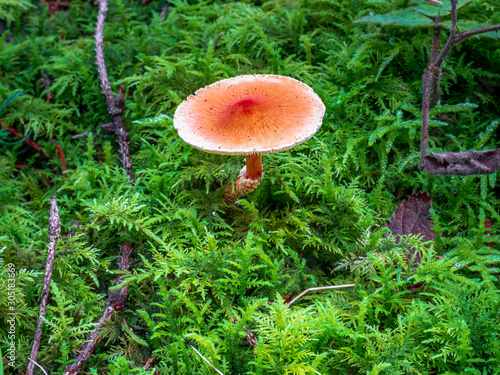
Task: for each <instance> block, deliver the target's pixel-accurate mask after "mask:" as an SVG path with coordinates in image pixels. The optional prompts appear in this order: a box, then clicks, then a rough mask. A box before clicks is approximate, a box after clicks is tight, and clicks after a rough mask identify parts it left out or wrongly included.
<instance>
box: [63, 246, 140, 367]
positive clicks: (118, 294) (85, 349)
mask: <svg viewBox="0 0 500 375" xmlns="http://www.w3.org/2000/svg"><path fill="white" fill-rule="evenodd" d="M132 250H133V249H132V245H131V244H130V243H128V242H125V243H124V244H122V245H121V246H120V254H119V258H118V269H119V270H120V271H128V269H129V268H130V256H131V255H132ZM123 280H124V276H123V275H120V276H118V277H117V278H116V279H115V281H114V285H119V284H120V283H121V282H122V281H123ZM127 297H128V287H127V286H124V287H122V288H119V289H115V290H109V291H108V300H107V302H106V306H105V308H104V312H103V313H102V315H101V317H100V318H99V321H98V323H97V325H96V326H95V328H94V331H93V332H92V333H91V334H90V336H89V338H88V341H87V342H86V343H84V344H83V345H82V349H81V351H80V354H79V355H78V357H77V359H76V361H75V362H74V363H72V364H71V365H69V366H66V369H65V371H64V373H63V375H77V374H79V372H80V369H81V367H82V366H83V364H84V363H85V362H86V361H87V359H89V357H90V355H91V354H92V352H93V351H94V349H95V347H96V346H97V344H98V343H99V341H101V339H100V338H99V333H100V332H101V329H102V327H103V326H104V323H105V321H106V320H109V319H111V318H112V317H113V314H114V312H115V311H120V310H122V309H123V306H124V304H125V301H126V299H127Z"/></svg>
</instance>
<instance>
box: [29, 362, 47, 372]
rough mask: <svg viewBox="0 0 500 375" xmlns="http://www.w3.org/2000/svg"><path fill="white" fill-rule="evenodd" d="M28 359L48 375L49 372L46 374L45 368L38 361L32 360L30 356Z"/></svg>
mask: <svg viewBox="0 0 500 375" xmlns="http://www.w3.org/2000/svg"><path fill="white" fill-rule="evenodd" d="M28 359H29V360H30V361H31V362H30V363H34V364H35V365H37V366H38V367H40V369H41V370H42V371H43V373H44V374H45V375H49V374H47V371H45V369H44V368H43V367H42V366H40V365H39V364H38V363H36V362H35V361H33V360H32V359H31V358H28Z"/></svg>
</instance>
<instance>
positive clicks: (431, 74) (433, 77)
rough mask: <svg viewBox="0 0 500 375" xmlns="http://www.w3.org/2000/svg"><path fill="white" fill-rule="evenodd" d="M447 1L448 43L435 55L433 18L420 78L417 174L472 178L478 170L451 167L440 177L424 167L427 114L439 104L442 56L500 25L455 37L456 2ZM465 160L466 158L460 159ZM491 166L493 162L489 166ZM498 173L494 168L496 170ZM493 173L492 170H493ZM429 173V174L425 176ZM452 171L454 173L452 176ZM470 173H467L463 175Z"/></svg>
mask: <svg viewBox="0 0 500 375" xmlns="http://www.w3.org/2000/svg"><path fill="white" fill-rule="evenodd" d="M450 1H451V26H450V36H449V38H448V41H447V42H446V44H445V45H444V46H443V48H442V49H441V51H440V52H439V53H438V47H439V30H440V17H437V18H436V20H435V23H434V37H433V44H432V54H431V59H430V61H429V64H428V65H427V67H426V68H425V71H424V76H423V79H422V81H423V87H422V133H421V143H420V163H419V165H418V169H419V170H424V169H426V171H427V172H428V173H432V174H457V173H455V172H460V173H458V174H461V175H464V173H465V174H476V172H474V173H472V171H477V170H481V168H480V167H478V168H479V169H478V168H468V169H467V168H466V169H464V168H460V167H459V168H458V169H457V168H455V167H451V168H448V169H447V173H441V172H436V171H438V170H439V171H444V170H443V169H442V168H440V167H438V168H437V169H436V167H435V166H433V165H429V166H428V164H427V163H429V162H431V161H432V159H433V157H432V156H431V157H430V158H429V157H428V156H427V133H428V128H429V110H430V109H432V108H433V107H434V106H435V105H436V104H437V103H438V101H439V97H440V93H441V87H440V80H441V70H442V65H443V62H444V61H445V59H446V56H447V55H448V53H449V52H450V50H451V48H452V47H453V46H454V45H455V44H457V43H459V42H461V41H462V40H464V39H466V38H469V37H471V36H474V35H479V34H482V33H486V32H490V31H498V30H500V25H495V26H488V27H483V28H481V29H476V30H471V31H464V32H461V33H458V34H457V0H450ZM464 157H465V158H467V156H466V155H464ZM471 162H472V163H474V162H475V160H474V159H471ZM493 164H494V162H493ZM496 169H498V167H497V168H496ZM496 169H495V170H496ZM429 171H431V172H429ZM453 171H455V172H453ZM467 171H470V172H471V173H466V172H467ZM493 172H494V171H493ZM493 172H482V173H493Z"/></svg>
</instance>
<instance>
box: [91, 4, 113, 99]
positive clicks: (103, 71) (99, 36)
mask: <svg viewBox="0 0 500 375" xmlns="http://www.w3.org/2000/svg"><path fill="white" fill-rule="evenodd" d="M107 12H108V2H107V0H104V1H103V0H100V1H99V14H98V15H97V25H96V29H95V55H96V56H95V62H96V64H97V71H98V72H99V79H100V81H101V88H102V90H103V92H104V95H105V96H106V97H112V96H113V91H111V85H110V83H109V78H108V69H107V68H106V62H105V61H106V60H105V59H104V34H103V30H104V23H105V22H106V13H107Z"/></svg>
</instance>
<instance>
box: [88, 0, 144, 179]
mask: <svg viewBox="0 0 500 375" xmlns="http://www.w3.org/2000/svg"><path fill="white" fill-rule="evenodd" d="M107 11H108V0H99V15H98V16H97V26H96V30H95V52H96V65H97V71H98V72H99V79H100V81H101V88H102V94H103V96H104V99H105V101H106V107H107V109H108V113H109V115H110V116H111V126H110V128H111V129H110V130H112V131H113V133H115V136H116V142H117V143H118V154H119V159H120V162H121V165H122V167H123V169H124V170H125V172H126V173H127V176H128V179H129V181H134V177H133V176H132V162H131V160H130V154H129V135H128V132H127V130H126V129H125V125H123V118H122V115H123V112H125V98H124V97H125V89H124V88H123V86H122V85H120V88H119V89H118V93H117V96H116V97H115V96H114V94H113V91H111V85H110V83H109V78H108V70H107V68H106V62H105V60H104V37H103V29H104V23H105V21H106V13H107Z"/></svg>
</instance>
